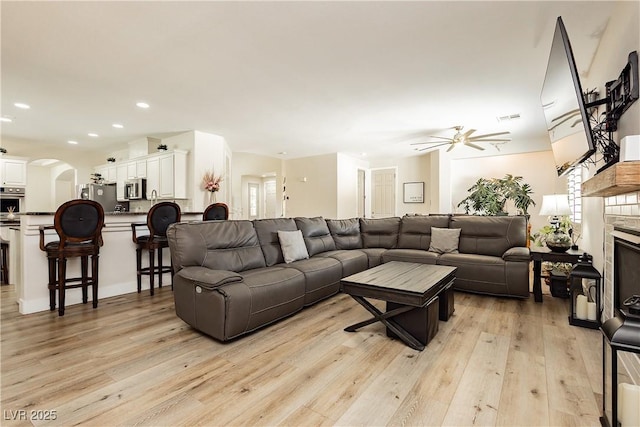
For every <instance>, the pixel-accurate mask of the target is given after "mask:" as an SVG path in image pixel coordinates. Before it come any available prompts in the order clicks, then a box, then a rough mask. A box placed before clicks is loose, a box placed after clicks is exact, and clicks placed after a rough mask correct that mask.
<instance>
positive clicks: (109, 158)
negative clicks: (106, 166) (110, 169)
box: [107, 157, 116, 163]
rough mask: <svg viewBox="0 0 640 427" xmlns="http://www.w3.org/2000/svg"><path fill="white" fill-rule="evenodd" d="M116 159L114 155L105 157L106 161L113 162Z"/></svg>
mask: <svg viewBox="0 0 640 427" xmlns="http://www.w3.org/2000/svg"><path fill="white" fill-rule="evenodd" d="M115 161H116V158H115V157H107V162H109V163H114V162H115Z"/></svg>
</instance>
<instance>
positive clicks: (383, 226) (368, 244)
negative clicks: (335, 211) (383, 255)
mask: <svg viewBox="0 0 640 427" xmlns="http://www.w3.org/2000/svg"><path fill="white" fill-rule="evenodd" d="M399 231H400V218H398V217H391V218H376V219H369V218H360V234H361V235H362V246H363V247H365V248H386V249H393V248H396V247H397V245H398V232H399Z"/></svg>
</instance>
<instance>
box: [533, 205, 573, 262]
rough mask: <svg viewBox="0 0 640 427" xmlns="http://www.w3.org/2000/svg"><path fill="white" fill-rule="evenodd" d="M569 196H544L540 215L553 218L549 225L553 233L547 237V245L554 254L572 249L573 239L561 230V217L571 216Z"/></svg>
mask: <svg viewBox="0 0 640 427" xmlns="http://www.w3.org/2000/svg"><path fill="white" fill-rule="evenodd" d="M570 214H571V208H570V207H569V196H568V195H566V194H551V195H545V196H542V207H541V208H540V215H546V216H551V219H550V220H549V223H550V224H551V227H552V228H553V233H549V234H548V235H547V236H546V239H545V241H546V244H547V247H548V248H549V249H551V250H552V251H554V252H565V251H566V250H567V249H569V248H570V247H571V243H572V242H571V237H570V236H569V234H567V233H566V232H564V231H563V230H562V229H561V228H560V223H561V219H560V216H565V215H570Z"/></svg>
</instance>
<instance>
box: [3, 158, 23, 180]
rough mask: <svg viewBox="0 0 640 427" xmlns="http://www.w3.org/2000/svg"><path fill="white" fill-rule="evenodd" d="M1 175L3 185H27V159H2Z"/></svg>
mask: <svg viewBox="0 0 640 427" xmlns="http://www.w3.org/2000/svg"><path fill="white" fill-rule="evenodd" d="M0 175H2V176H1V177H0V181H2V186H3V187H16V186H25V185H27V161H26V160H17V159H0Z"/></svg>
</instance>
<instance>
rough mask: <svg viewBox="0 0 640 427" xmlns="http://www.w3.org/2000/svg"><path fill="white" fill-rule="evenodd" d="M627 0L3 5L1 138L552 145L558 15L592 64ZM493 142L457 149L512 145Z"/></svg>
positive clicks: (116, 143)
mask: <svg viewBox="0 0 640 427" xmlns="http://www.w3.org/2000/svg"><path fill="white" fill-rule="evenodd" d="M614 7H615V3H614V2H606V1H605V2H591V1H588V2H574V1H568V2H559V1H554V2H521V1H517V2H499V1H495V2H392V1H390V2H364V1H362V2H340V1H338V2H7V1H2V3H1V18H2V64H1V66H2V70H1V71H2V87H1V89H2V111H1V114H2V115H3V116H9V117H11V118H13V122H12V123H2V139H3V140H4V141H17V142H21V143H26V144H28V146H29V147H30V148H31V149H36V148H37V147H39V146H49V147H51V146H54V147H57V146H59V147H60V148H62V147H64V148H65V149H67V148H69V145H68V144H67V140H76V141H78V142H79V144H78V145H77V146H76V149H78V150H85V149H91V150H102V151H105V152H106V151H109V150H116V149H121V148H123V147H126V143H127V142H129V141H132V140H134V139H137V138H140V137H144V136H154V137H162V136H164V135H169V134H174V133H177V132H182V131H188V130H194V129H195V130H199V131H203V132H209V133H214V134H218V135H221V136H223V137H224V138H225V139H226V140H227V142H228V143H229V145H230V147H231V149H232V150H233V151H245V152H253V153H260V154H265V155H272V156H278V153H280V152H287V155H286V156H283V157H301V156H308V155H316V154H323V153H330V152H344V153H350V154H355V155H359V154H360V153H362V152H366V153H367V154H368V155H369V156H372V157H381V156H389V155H393V156H404V155H415V154H418V153H417V152H416V151H414V150H413V148H414V147H412V146H410V145H409V142H415V141H416V140H410V139H409V138H407V137H406V136H407V135H409V134H411V133H414V132H416V131H427V132H426V133H427V134H436V135H438V134H439V135H446V136H451V135H453V133H454V131H453V130H450V129H448V128H451V127H452V126H455V125H458V124H460V125H464V126H465V127H466V128H467V129H468V128H475V129H478V132H477V133H489V132H500V131H505V130H508V131H511V132H512V135H511V137H512V139H513V141H512V142H511V143H509V144H507V145H506V146H504V147H503V148H502V153H515V152H527V151H539V150H548V149H550V144H549V141H548V138H547V136H546V130H545V122H544V117H543V114H542V108H541V106H540V91H541V87H542V81H543V79H544V74H545V70H546V64H547V58H548V55H549V49H550V46H551V39H552V36H553V31H554V28H555V21H556V17H557V16H562V17H563V20H564V22H565V25H566V27H567V31H568V33H569V37H570V39H571V42H572V45H573V49H574V55H575V57H576V60H577V62H578V68H579V70H580V72H581V73H585V72H588V69H589V65H590V63H591V61H592V59H593V56H594V54H595V52H596V49H597V46H598V43H599V40H600V37H601V35H602V33H603V31H604V30H605V28H606V25H607V22H608V18H609V16H610V15H611V12H612V10H613V8H614ZM139 100H144V101H147V102H148V103H149V104H150V105H151V108H149V109H148V110H141V109H139V108H137V107H136V106H135V103H136V102H137V101H139ZM15 102H25V103H28V104H30V105H31V109H29V110H20V109H18V108H16V107H15V106H14V103H15ZM513 113H519V114H521V116H522V118H521V119H520V120H518V121H513V122H508V123H499V122H498V121H497V119H496V117H498V116H504V115H509V114H513ZM112 123H122V124H123V125H124V129H115V128H113V127H112V126H111V125H112ZM89 132H95V133H98V134H99V135H100V136H99V137H98V138H91V137H88V136H87V133H89ZM423 140H424V139H423ZM485 146H486V147H487V150H486V151H485V152H482V153H481V152H479V151H476V150H473V149H471V148H467V147H460V148H456V150H454V153H457V156H460V157H465V156H467V157H468V156H473V155H477V154H485V155H486V154H491V155H493V154H496V153H497V152H496V150H495V148H494V147H491V146H489V145H488V144H486V143H485ZM444 148H446V147H444ZM10 154H11V153H10ZM420 154H421V153H420Z"/></svg>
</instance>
